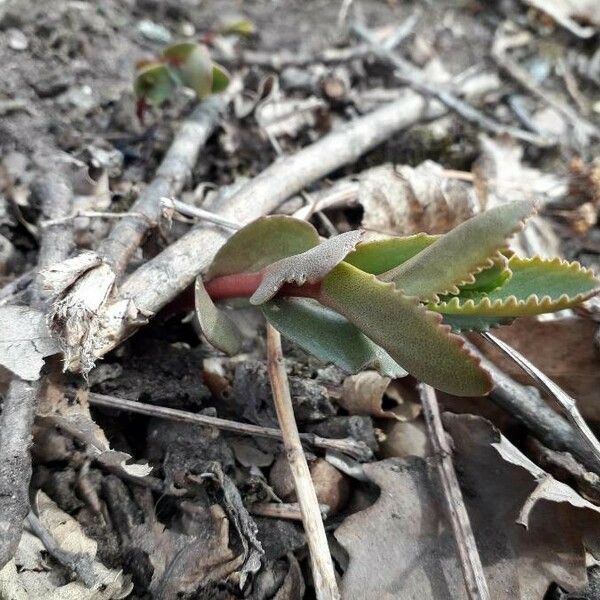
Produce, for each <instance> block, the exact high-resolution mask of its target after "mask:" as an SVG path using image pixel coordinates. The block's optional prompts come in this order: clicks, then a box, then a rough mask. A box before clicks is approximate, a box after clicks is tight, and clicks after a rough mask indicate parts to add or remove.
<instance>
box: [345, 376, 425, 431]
mask: <svg viewBox="0 0 600 600" xmlns="http://www.w3.org/2000/svg"><path fill="white" fill-rule="evenodd" d="M338 404H339V405H340V406H342V407H343V408H345V409H346V410H347V411H348V413H349V414H351V415H369V416H372V417H380V418H383V419H397V420H398V421H412V420H413V419H415V418H416V417H417V416H418V415H419V413H420V412H421V407H420V405H419V404H417V403H416V402H412V401H411V400H408V399H405V398H404V397H403V395H402V394H401V393H400V392H399V390H398V389H397V388H396V387H395V386H394V382H392V380H391V379H390V378H389V377H383V376H382V375H380V374H379V373H378V372H377V371H362V372H360V373H358V374H357V375H351V376H350V377H346V379H345V380H344V383H343V385H342V393H341V396H340V398H339V400H338Z"/></svg>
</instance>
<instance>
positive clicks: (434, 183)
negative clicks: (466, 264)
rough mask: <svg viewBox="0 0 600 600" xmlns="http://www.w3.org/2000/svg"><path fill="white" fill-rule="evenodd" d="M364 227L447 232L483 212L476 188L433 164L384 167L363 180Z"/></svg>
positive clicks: (385, 230)
mask: <svg viewBox="0 0 600 600" xmlns="http://www.w3.org/2000/svg"><path fill="white" fill-rule="evenodd" d="M358 201H359V202H360V204H361V205H362V207H363V209H364V215H363V220H362V226H363V227H364V228H365V229H367V230H369V229H370V230H375V231H379V232H382V233H389V234H396V235H410V234H412V233H418V232H420V231H426V232H428V233H445V232H447V231H450V229H452V228H453V227H456V226H457V225H458V224H459V223H462V222H463V221H465V220H466V219H468V218H470V217H472V216H473V215H476V214H477V213H478V212H479V202H478V199H477V196H476V195H475V193H474V191H473V189H472V187H471V186H470V185H468V184H466V183H464V182H462V181H459V180H457V179H450V178H448V177H446V176H445V175H444V169H443V167H441V166H440V165H438V164H437V163H435V162H432V161H426V162H424V163H422V164H420V165H419V166H418V167H416V168H412V167H409V166H402V167H395V166H394V165H383V166H381V167H375V168H373V169H369V170H368V171H365V172H364V173H363V175H362V176H361V177H360V179H359V192H358Z"/></svg>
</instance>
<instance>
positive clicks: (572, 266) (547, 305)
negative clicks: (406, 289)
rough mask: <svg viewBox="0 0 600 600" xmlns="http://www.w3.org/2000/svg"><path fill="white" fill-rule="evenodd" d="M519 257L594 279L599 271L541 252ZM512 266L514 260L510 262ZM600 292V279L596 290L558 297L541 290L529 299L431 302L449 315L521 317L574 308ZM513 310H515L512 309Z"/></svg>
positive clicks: (433, 309)
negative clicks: (550, 257)
mask: <svg viewBox="0 0 600 600" xmlns="http://www.w3.org/2000/svg"><path fill="white" fill-rule="evenodd" d="M519 259H520V260H521V261H523V262H525V263H535V262H537V263H545V264H547V265H548V266H553V265H557V266H560V267H567V269H568V270H573V271H577V272H578V273H582V274H585V275H588V276H589V277H591V278H592V279H595V277H596V276H595V274H594V272H593V271H592V270H591V269H587V268H585V267H584V266H582V265H581V264H580V263H579V262H577V261H572V262H570V261H568V260H565V259H562V258H553V259H546V260H545V259H540V258H539V257H537V256H534V257H532V258H521V257H519ZM509 268H510V262H509ZM599 292H600V282H599V284H598V285H597V286H596V287H595V288H594V289H592V290H590V291H589V292H586V293H581V294H577V295H576V296H569V295H568V294H561V295H560V296H559V297H558V298H554V299H553V298H552V297H551V296H548V295H545V296H542V297H541V298H540V297H539V296H538V295H537V294H531V295H530V296H529V297H528V298H527V299H526V300H519V299H518V298H517V297H516V296H515V295H514V294H513V295H510V296H508V297H506V298H496V299H495V300H490V299H489V298H482V299H481V300H479V301H478V302H475V300H473V299H472V298H468V299H464V298H460V297H458V296H457V297H454V298H452V299H451V300H449V301H448V302H436V303H428V305H427V306H428V308H429V309H430V310H431V311H433V312H436V313H441V314H448V315H476V316H480V317H500V318H504V317H514V318H516V317H520V316H528V315H535V314H542V313H545V312H554V311H556V310H564V309H565V308H570V307H572V306H575V305H577V304H580V303H581V302H584V301H585V300H588V299H589V298H591V297H593V296H595V295H596V294H598V293H599ZM530 308H532V309H534V312H527V311H525V312H516V313H515V312H514V311H515V310H519V311H522V310H523V309H530ZM510 311H513V312H510Z"/></svg>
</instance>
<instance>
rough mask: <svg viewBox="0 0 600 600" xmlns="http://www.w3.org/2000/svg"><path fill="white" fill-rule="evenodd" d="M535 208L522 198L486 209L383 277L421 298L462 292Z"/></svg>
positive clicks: (489, 264) (382, 277) (411, 294)
mask: <svg viewBox="0 0 600 600" xmlns="http://www.w3.org/2000/svg"><path fill="white" fill-rule="evenodd" d="M534 209H535V204H534V202H532V201H521V202H511V203H510V204H503V205H501V206H497V207H495V208H491V209H490V210H486V211H485V212H483V213H481V214H479V215H477V216H475V217H473V218H472V219H469V220H468V221H465V222H464V223H461V224H460V225H459V226H458V227H456V228H455V229H453V230H452V231H450V232H448V233H447V234H445V235H443V236H441V237H440V238H438V239H437V240H436V241H435V242H434V243H433V244H431V245H430V246H429V247H427V248H425V249H424V250H423V251H422V252H419V253H418V254H417V255H415V256H413V257H412V258H410V259H409V260H407V261H406V262H404V263H402V264H401V265H399V266H398V267H396V268H394V269H392V270H390V271H387V272H386V273H383V274H382V275H381V276H380V278H381V279H382V280H384V281H393V282H394V283H395V284H396V286H397V287H398V288H399V289H401V290H403V291H404V293H405V294H407V295H410V296H418V297H419V298H420V299H421V300H434V301H435V300H437V297H438V296H437V295H438V294H458V292H459V288H458V286H460V285H463V284H468V283H474V281H475V278H474V275H475V274H476V273H478V272H479V271H482V270H483V269H485V268H488V267H491V266H492V262H491V260H490V257H491V256H493V255H494V254H495V253H496V252H497V251H498V250H501V249H502V248H503V247H504V246H505V245H506V240H507V239H508V238H509V237H510V236H511V235H512V234H513V233H516V232H517V231H518V230H520V229H521V228H522V227H523V223H524V221H525V219H526V218H527V217H528V216H529V215H531V213H532V212H533V211H534Z"/></svg>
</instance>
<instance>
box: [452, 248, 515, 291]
mask: <svg viewBox="0 0 600 600" xmlns="http://www.w3.org/2000/svg"><path fill="white" fill-rule="evenodd" d="M491 260H492V262H493V265H492V266H491V267H489V268H488V269H484V270H483V271H479V273H477V274H476V275H475V281H474V282H473V283H465V284H464V285H461V286H460V296H463V297H468V296H469V295H470V294H473V293H476V292H491V291H492V290H495V289H497V288H499V287H501V286H503V285H504V284H505V283H506V282H507V281H508V280H509V279H510V278H511V277H512V271H511V270H510V269H509V268H508V258H507V257H506V256H505V255H504V254H502V253H500V252H497V253H496V255H495V256H494V257H492V259H491Z"/></svg>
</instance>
